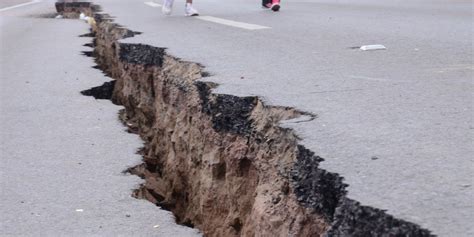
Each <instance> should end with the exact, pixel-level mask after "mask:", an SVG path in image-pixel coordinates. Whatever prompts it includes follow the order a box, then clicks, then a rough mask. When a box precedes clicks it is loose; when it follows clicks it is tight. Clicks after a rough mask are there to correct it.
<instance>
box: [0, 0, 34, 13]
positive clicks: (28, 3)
mask: <svg viewBox="0 0 474 237" xmlns="http://www.w3.org/2000/svg"><path fill="white" fill-rule="evenodd" d="M39 2H41V0H33V1H31V2H26V3H22V4H18V5H14V6H11V7H5V8H2V9H0V12H4V11H8V10H11V9H15V8H19V7H24V6H28V5H31V4H35V3H39Z"/></svg>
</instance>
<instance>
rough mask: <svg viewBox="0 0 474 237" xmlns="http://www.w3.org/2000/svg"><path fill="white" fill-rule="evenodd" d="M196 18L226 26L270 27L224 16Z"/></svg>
mask: <svg viewBox="0 0 474 237" xmlns="http://www.w3.org/2000/svg"><path fill="white" fill-rule="evenodd" d="M195 18H197V19H199V20H203V21H210V22H214V23H217V24H222V25H226V26H233V27H238V28H242V29H246V30H262V29H269V28H270V27H267V26H261V25H254V24H248V23H243V22H238V21H231V20H226V19H222V18H217V17H213V16H196V17H195Z"/></svg>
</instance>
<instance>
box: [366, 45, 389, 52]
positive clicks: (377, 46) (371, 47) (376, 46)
mask: <svg viewBox="0 0 474 237" xmlns="http://www.w3.org/2000/svg"><path fill="white" fill-rule="evenodd" d="M383 49H387V48H385V46H383V45H381V44H372V45H362V46H360V50H363V51H368V50H383Z"/></svg>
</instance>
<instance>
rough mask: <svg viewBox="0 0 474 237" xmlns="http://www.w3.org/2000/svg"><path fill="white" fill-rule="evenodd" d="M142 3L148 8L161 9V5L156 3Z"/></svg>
mask: <svg viewBox="0 0 474 237" xmlns="http://www.w3.org/2000/svg"><path fill="white" fill-rule="evenodd" d="M144 3H145V4H146V5H148V6H150V7H161V4H158V3H156V2H144Z"/></svg>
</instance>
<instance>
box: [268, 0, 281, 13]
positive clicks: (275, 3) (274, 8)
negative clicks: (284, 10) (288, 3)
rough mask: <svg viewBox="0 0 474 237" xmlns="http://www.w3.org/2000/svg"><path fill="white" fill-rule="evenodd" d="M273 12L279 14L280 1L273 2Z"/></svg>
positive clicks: (271, 7)
mask: <svg viewBox="0 0 474 237" xmlns="http://www.w3.org/2000/svg"><path fill="white" fill-rule="evenodd" d="M269 8H270V9H272V11H274V12H277V11H279V10H280V0H273V1H272V4H271V5H270V7H269Z"/></svg>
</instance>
